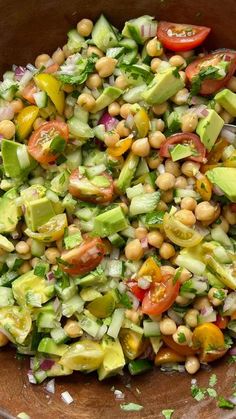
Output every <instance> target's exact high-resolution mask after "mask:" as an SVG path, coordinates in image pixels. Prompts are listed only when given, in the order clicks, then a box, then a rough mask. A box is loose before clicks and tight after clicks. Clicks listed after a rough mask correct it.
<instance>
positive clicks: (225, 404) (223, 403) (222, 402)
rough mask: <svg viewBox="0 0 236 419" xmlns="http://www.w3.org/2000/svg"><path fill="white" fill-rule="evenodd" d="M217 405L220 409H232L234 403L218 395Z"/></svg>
mask: <svg viewBox="0 0 236 419" xmlns="http://www.w3.org/2000/svg"><path fill="white" fill-rule="evenodd" d="M217 406H218V407H220V408H221V409H233V408H234V407H235V404H234V403H232V402H230V401H229V400H227V399H225V398H224V397H222V396H220V397H219V399H218V402H217Z"/></svg>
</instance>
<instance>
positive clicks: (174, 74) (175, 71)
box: [172, 67, 180, 79]
mask: <svg viewBox="0 0 236 419" xmlns="http://www.w3.org/2000/svg"><path fill="white" fill-rule="evenodd" d="M172 74H173V76H175V77H176V79H179V78H180V74H179V68H178V67H176V68H174V70H173V71H172Z"/></svg>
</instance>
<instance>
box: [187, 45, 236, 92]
mask: <svg viewBox="0 0 236 419" xmlns="http://www.w3.org/2000/svg"><path fill="white" fill-rule="evenodd" d="M221 61H225V62H228V69H227V74H226V76H225V77H223V78H222V79H212V78H211V77H209V78H206V79H204V80H202V82H201V87H200V91H199V93H200V94H202V95H211V94H212V93H215V92H217V91H218V90H220V89H222V87H224V86H225V85H226V83H227V82H228V81H229V79H230V78H231V77H232V76H233V74H234V72H235V70H236V51H233V50H228V49H219V50H217V51H214V52H212V53H211V54H208V55H205V57H202V58H198V59H197V60H194V61H193V62H192V63H191V64H189V65H188V67H187V68H186V70H185V74H186V76H187V78H188V80H189V82H190V83H192V82H193V81H194V77H196V76H198V74H199V73H200V71H201V70H202V69H205V68H207V67H209V66H213V67H214V66H216V65H218V64H219V63H220V62H221Z"/></svg>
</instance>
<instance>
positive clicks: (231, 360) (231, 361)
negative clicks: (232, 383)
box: [227, 355, 236, 365]
mask: <svg viewBox="0 0 236 419" xmlns="http://www.w3.org/2000/svg"><path fill="white" fill-rule="evenodd" d="M235 362H236V355H231V356H230V357H229V358H228V359H227V364H229V365H231V364H234V363H235Z"/></svg>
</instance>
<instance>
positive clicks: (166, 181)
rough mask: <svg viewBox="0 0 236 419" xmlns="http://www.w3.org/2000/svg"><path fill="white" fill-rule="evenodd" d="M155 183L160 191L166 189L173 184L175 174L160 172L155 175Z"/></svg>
mask: <svg viewBox="0 0 236 419" xmlns="http://www.w3.org/2000/svg"><path fill="white" fill-rule="evenodd" d="M156 185H157V186H158V188H159V189H161V190H162V191H168V189H171V188H173V187H174V186H175V176H174V175H172V173H162V174H161V175H159V176H158V177H157V179H156Z"/></svg>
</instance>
